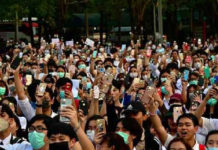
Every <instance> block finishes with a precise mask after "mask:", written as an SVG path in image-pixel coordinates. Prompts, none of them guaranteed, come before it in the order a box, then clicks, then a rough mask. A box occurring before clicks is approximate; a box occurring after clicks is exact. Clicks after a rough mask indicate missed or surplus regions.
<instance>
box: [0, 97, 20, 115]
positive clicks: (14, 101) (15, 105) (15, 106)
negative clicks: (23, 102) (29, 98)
mask: <svg viewBox="0 0 218 150" xmlns="http://www.w3.org/2000/svg"><path fill="white" fill-rule="evenodd" d="M5 100H8V101H9V102H10V103H13V104H14V108H15V112H16V111H17V101H16V99H15V98H14V97H4V98H3V99H2V100H1V101H0V104H2V103H3V101H5Z"/></svg>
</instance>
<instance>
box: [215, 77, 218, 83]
mask: <svg viewBox="0 0 218 150" xmlns="http://www.w3.org/2000/svg"><path fill="white" fill-rule="evenodd" d="M215 80H216V84H218V76H216V77H215Z"/></svg>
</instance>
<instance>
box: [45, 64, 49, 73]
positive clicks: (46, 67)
mask: <svg viewBox="0 0 218 150" xmlns="http://www.w3.org/2000/svg"><path fill="white" fill-rule="evenodd" d="M44 74H48V66H47V64H44Z"/></svg>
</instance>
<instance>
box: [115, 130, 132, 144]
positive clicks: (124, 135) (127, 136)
mask: <svg viewBox="0 0 218 150" xmlns="http://www.w3.org/2000/svg"><path fill="white" fill-rule="evenodd" d="M116 133H117V134H118V135H120V136H121V137H122V138H123V140H124V142H125V143H126V144H129V141H128V138H129V135H128V134H126V133H124V132H116Z"/></svg>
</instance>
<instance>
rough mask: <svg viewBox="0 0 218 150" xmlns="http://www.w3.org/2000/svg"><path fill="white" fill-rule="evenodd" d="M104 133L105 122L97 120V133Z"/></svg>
mask: <svg viewBox="0 0 218 150" xmlns="http://www.w3.org/2000/svg"><path fill="white" fill-rule="evenodd" d="M103 131H106V129H105V120H104V119H98V120H97V132H98V133H99V132H103Z"/></svg>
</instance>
